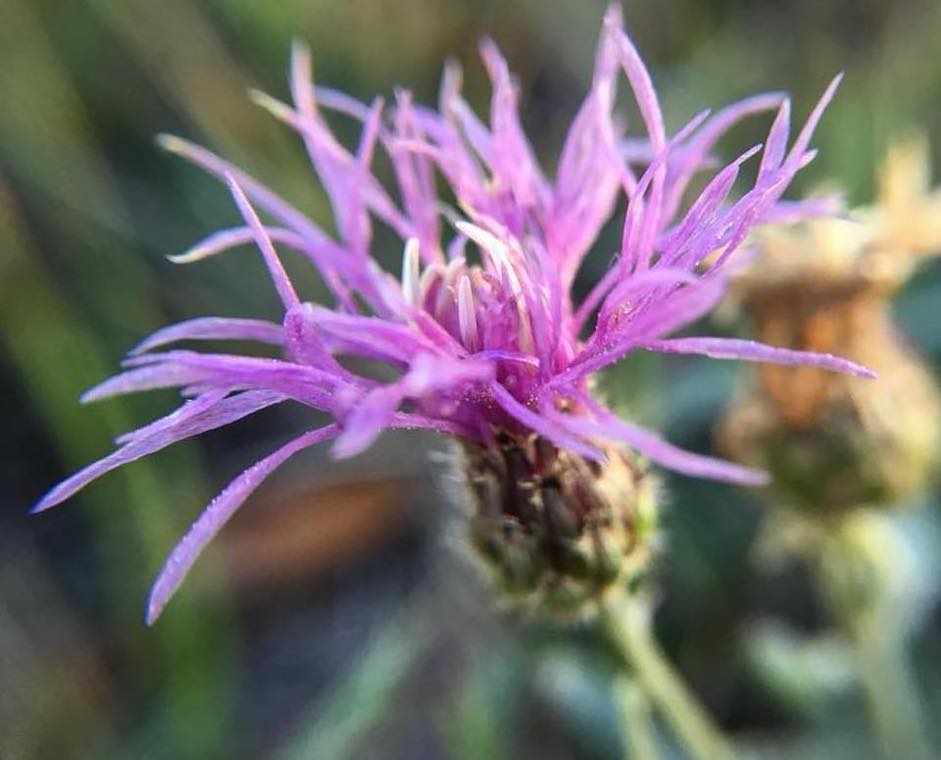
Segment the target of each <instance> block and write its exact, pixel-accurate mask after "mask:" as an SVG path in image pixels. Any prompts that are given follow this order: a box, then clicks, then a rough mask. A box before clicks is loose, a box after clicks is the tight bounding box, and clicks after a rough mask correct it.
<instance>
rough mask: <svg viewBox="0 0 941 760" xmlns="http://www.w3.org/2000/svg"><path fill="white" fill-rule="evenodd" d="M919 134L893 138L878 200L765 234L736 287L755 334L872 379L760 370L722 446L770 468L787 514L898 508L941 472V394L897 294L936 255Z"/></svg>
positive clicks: (938, 203)
mask: <svg viewBox="0 0 941 760" xmlns="http://www.w3.org/2000/svg"><path fill="white" fill-rule="evenodd" d="M929 167H930V161H929V158H928V150H927V144H926V142H925V140H924V139H923V138H917V137H910V138H906V139H904V140H898V141H896V142H894V143H893V144H892V145H891V146H890V149H889V152H888V156H887V158H886V161H885V163H884V166H883V168H882V170H881V172H880V182H879V192H878V196H877V199H876V202H875V203H874V204H873V205H872V206H869V207H866V208H860V209H855V210H853V212H852V213H851V215H850V216H851V218H850V219H839V218H834V219H814V220H809V221H805V222H803V223H801V224H799V225H794V226H790V227H778V226H769V227H766V228H764V229H762V230H761V231H760V232H759V233H758V234H757V235H756V236H755V240H754V242H755V246H756V248H757V249H758V255H757V256H756V257H755V258H754V260H753V261H752V263H751V265H750V266H748V267H746V268H745V269H744V270H743V271H742V272H741V274H740V276H739V277H738V278H736V281H735V283H734V291H736V292H737V298H738V300H739V301H740V302H741V305H742V308H743V311H744V312H745V313H746V315H747V316H748V318H749V320H750V321H751V322H752V323H753V325H754V327H755V330H756V332H757V334H758V337H759V338H761V339H762V340H769V341H773V342H775V343H777V344H780V345H787V346H790V347H792V348H799V349H803V350H810V351H833V352H836V353H839V354H841V355H844V356H848V357H850V358H852V359H854V360H856V361H858V362H862V363H864V364H865V365H866V366H867V367H871V368H873V369H874V370H875V371H877V372H878V373H879V382H877V383H866V382H862V381H859V380H856V379H853V378H849V377H843V376H838V375H834V374H832V373H826V372H820V371H819V370H817V369H814V368H812V367H789V368H784V367H771V366H764V367H761V368H760V370H759V372H758V373H757V377H756V381H755V382H754V383H752V384H751V385H749V386H748V387H747V388H746V389H744V391H743V392H742V393H740V394H739V398H738V399H737V402H736V404H735V405H734V406H733V408H732V409H731V410H730V411H729V413H728V415H727V417H726V420H725V422H724V424H723V426H722V429H721V432H720V437H721V442H722V444H723V447H724V448H725V449H726V450H727V451H728V452H729V453H730V454H731V455H732V456H734V457H735V458H736V459H739V460H740V461H746V462H750V463H752V464H755V465H759V466H764V467H767V468H768V469H770V470H771V471H772V473H773V474H774V491H775V492H776V494H777V495H778V497H779V498H780V499H782V500H783V501H784V502H785V503H786V504H787V505H788V506H790V507H797V508H801V509H804V510H809V512H810V513H816V514H820V513H821V512H824V513H826V512H830V513H832V512H833V511H841V510H846V509H853V508H858V507H873V506H892V505H897V504H898V505H901V504H902V503H904V502H905V501H906V500H908V499H909V497H911V496H912V495H913V494H916V493H917V492H919V491H920V490H923V489H924V488H925V487H926V485H927V484H928V483H929V482H930V480H931V478H932V477H934V476H935V473H936V472H937V468H938V462H939V445H941V393H939V391H938V387H937V383H936V381H935V379H934V378H933V377H932V375H931V372H930V371H929V370H928V368H927V367H926V366H925V365H924V363H923V361H922V360H921V359H920V358H919V357H918V356H917V354H916V353H915V352H914V351H913V350H912V349H911V348H910V347H909V346H908V344H907V343H906V341H905V339H904V338H903V337H902V336H901V334H900V333H899V331H898V329H897V328H896V327H895V325H894V324H893V320H892V315H891V297H892V295H893V294H894V293H895V292H896V291H897V290H898V289H899V288H900V287H901V286H902V285H903V284H904V282H905V281H906V280H907V279H908V277H909V276H910V275H911V274H912V273H913V272H914V271H915V268H916V266H917V264H919V263H920V262H921V261H923V260H925V259H926V258H927V257H928V256H929V255H931V254H939V253H941V190H938V189H934V190H932V189H931V185H930V182H929V176H928V168H929Z"/></svg>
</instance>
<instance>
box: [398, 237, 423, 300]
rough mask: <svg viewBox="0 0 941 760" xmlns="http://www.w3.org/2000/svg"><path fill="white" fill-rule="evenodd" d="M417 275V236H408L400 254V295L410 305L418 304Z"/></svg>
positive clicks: (418, 273)
mask: <svg viewBox="0 0 941 760" xmlns="http://www.w3.org/2000/svg"><path fill="white" fill-rule="evenodd" d="M419 275H420V272H419V268H418V238H409V239H408V241H407V242H406V243H405V252H404V254H403V255H402V295H404V296H405V300H406V301H408V302H409V303H410V304H412V306H418V296H419V287H418V282H419Z"/></svg>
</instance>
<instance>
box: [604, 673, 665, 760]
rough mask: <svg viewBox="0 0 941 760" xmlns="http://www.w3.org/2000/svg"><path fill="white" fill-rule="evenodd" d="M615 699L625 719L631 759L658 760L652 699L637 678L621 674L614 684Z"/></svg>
mask: <svg viewBox="0 0 941 760" xmlns="http://www.w3.org/2000/svg"><path fill="white" fill-rule="evenodd" d="M614 690H615V699H616V700H617V703H618V708H619V710H620V713H621V717H622V718H623V721H624V729H625V731H624V733H625V736H624V739H625V743H626V745H627V757H628V758H630V760H656V758H657V738H656V730H655V728H654V724H653V713H652V711H651V705H650V700H649V699H647V695H646V694H645V693H644V689H643V687H642V686H641V685H640V683H638V681H637V679H636V678H633V677H631V676H629V675H626V674H624V675H621V676H620V677H619V678H618V679H617V681H615V684H614Z"/></svg>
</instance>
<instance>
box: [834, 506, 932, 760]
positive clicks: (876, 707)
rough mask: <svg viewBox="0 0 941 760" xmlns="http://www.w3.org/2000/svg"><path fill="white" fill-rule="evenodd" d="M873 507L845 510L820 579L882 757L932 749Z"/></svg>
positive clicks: (887, 541)
mask: <svg viewBox="0 0 941 760" xmlns="http://www.w3.org/2000/svg"><path fill="white" fill-rule="evenodd" d="M881 517H882V516H880V515H875V514H870V515H866V514H860V515H855V516H854V517H853V518H850V517H847V518H844V519H843V520H841V521H840V523H839V524H838V525H836V526H835V527H834V528H833V529H832V532H831V533H830V535H829V536H828V538H827V540H826V541H825V543H824V544H823V552H822V556H821V560H822V561H821V565H820V583H821V586H822V591H823V592H824V595H825V597H826V598H827V599H828V601H829V603H830V606H831V608H832V612H833V616H834V618H835V619H836V620H837V623H838V624H839V625H841V626H842V627H843V630H844V631H845V633H846V635H847V637H848V638H849V639H850V641H851V643H852V645H853V650H854V655H855V658H856V667H857V670H858V673H859V679H860V682H861V685H862V689H863V694H864V697H865V699H866V707H867V710H868V712H869V716H870V720H871V721H872V726H873V730H874V731H875V733H876V735H877V737H878V741H879V743H880V745H881V748H882V752H883V755H884V756H885V757H886V758H898V757H904V758H911V760H929V759H930V758H932V757H935V754H934V752H933V751H932V749H931V743H930V741H929V740H928V737H927V734H926V732H925V726H924V722H923V716H922V707H921V700H920V699H919V696H918V690H917V688H916V686H915V683H914V678H913V675H912V673H911V670H910V668H909V665H908V662H907V655H906V651H905V641H906V635H905V630H904V623H903V621H902V618H903V617H904V616H903V615H901V614H900V613H899V605H898V604H897V601H898V600H897V598H896V596H897V594H898V593H899V589H898V588H897V586H898V582H897V581H896V582H895V583H893V581H892V579H891V578H889V577H887V576H889V575H890V574H891V571H892V567H893V561H892V555H893V548H894V547H893V545H894V541H893V540H892V535H891V533H890V528H889V527H888V525H887V523H886V521H885V519H884V518H883V519H880V518H881Z"/></svg>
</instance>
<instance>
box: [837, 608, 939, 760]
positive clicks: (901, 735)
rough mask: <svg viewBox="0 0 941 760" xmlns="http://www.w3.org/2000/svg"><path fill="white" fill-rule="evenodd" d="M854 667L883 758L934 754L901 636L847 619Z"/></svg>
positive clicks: (920, 759)
mask: <svg viewBox="0 0 941 760" xmlns="http://www.w3.org/2000/svg"><path fill="white" fill-rule="evenodd" d="M849 627H850V628H851V630H850V634H851V636H852V639H853V646H854V649H855V654H856V659H857V667H858V668H859V676H860V680H861V682H862V687H863V692H864V695H865V698H866V706H867V709H868V711H869V716H870V719H871V720H872V724H873V727H874V729H875V732H876V734H877V735H878V737H879V742H880V744H881V745H882V751H883V754H884V755H885V757H886V758H902V757H904V758H910V759H911V760H930V758H932V757H934V756H935V755H934V753H933V752H932V750H931V746H930V743H929V741H928V739H927V736H926V735H925V731H924V727H923V725H922V720H921V718H922V715H921V704H920V700H919V699H918V696H917V691H916V689H915V684H914V683H913V679H912V674H911V672H910V670H909V668H908V663H907V662H906V657H905V649H904V645H903V640H902V637H901V636H899V635H898V634H897V632H893V631H891V630H889V626H887V625H884V624H883V625H879V624H877V621H874V620H866V619H862V620H861V619H859V616H857V619H856V620H853V621H850V624H849Z"/></svg>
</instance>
